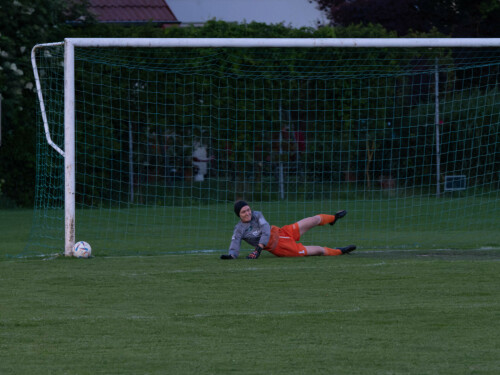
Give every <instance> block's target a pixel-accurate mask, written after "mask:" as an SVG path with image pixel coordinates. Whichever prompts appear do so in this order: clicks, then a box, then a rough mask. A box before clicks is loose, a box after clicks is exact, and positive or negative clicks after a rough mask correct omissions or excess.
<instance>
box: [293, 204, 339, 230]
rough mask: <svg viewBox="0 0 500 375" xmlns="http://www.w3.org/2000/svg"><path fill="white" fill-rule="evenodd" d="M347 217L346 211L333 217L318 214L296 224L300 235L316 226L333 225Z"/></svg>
mask: <svg viewBox="0 0 500 375" xmlns="http://www.w3.org/2000/svg"><path fill="white" fill-rule="evenodd" d="M345 215H347V211H346V210H342V211H338V212H337V213H336V214H335V215H326V214H319V215H316V216H311V217H306V218H305V219H302V220H300V221H298V222H297V224H298V225H299V230H300V235H301V236H302V235H303V234H305V233H306V232H307V231H308V230H309V229H311V228H314V227H316V226H318V225H325V224H330V225H333V224H335V222H336V221H337V220H339V219H341V218H343V217H344V216H345Z"/></svg>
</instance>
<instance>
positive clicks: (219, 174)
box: [26, 47, 500, 255]
mask: <svg viewBox="0 0 500 375" xmlns="http://www.w3.org/2000/svg"><path fill="white" fill-rule="evenodd" d="M63 52H64V51H63V48H62V47H46V48H42V49H39V50H38V52H37V56H36V58H37V64H38V69H39V72H40V76H41V77H40V79H41V85H42V92H43V97H44V101H45V106H46V109H47V116H48V122H49V126H50V130H51V134H52V138H53V140H54V142H55V143H56V144H59V145H63V139H64V122H63V117H64V116H63V114H64V113H63V106H64V103H63V99H64V84H63V83H64V75H63V65H62V62H63ZM75 71H76V93H75V98H76V112H75V118H76V145H75V147H76V203H77V211H76V239H77V240H85V241H87V242H89V243H90V244H91V245H92V247H93V249H94V253H95V254H97V255H99V254H113V255H114V254H117V255H119V254H158V253H171V252H175V253H178V252H184V251H225V250H226V249H227V247H228V245H229V242H230V239H231V234H232V231H233V227H234V225H235V224H236V222H237V218H236V216H235V215H234V213H233V210H232V206H233V203H234V201H235V200H237V199H245V200H246V201H248V202H250V203H251V207H252V208H253V209H254V210H259V211H262V212H263V213H264V215H265V217H266V218H267V220H268V221H269V222H270V223H271V224H273V225H277V226H282V225H285V224H291V223H293V222H296V221H298V220H300V219H302V218H304V217H308V216H313V215H315V214H318V213H334V212H335V211H337V210H340V209H347V210H348V216H347V217H346V218H345V219H343V220H342V222H341V223H339V224H338V225H335V226H334V227H333V229H332V227H328V228H326V227H320V228H316V229H314V230H312V231H310V232H308V233H307V234H306V235H305V236H304V237H303V238H302V239H301V242H302V243H304V244H306V245H308V244H312V245H322V246H329V247H335V246H343V245H345V244H348V243H355V244H357V245H358V246H359V247H361V248H464V249H469V248H481V247H483V248H484V247H491V246H499V244H500V237H499V231H498V228H499V219H498V209H499V205H498V202H499V180H500V176H499V164H498V159H499V146H498V141H499V139H498V135H499V123H500V87H499V79H500V49H498V48H497V49H483V48H476V49H465V48H464V49H437V48H435V49H410V48H408V49H400V48H391V49H387V48H385V49H384V48H379V49H368V48H357V49H355V48H337V49H336V48H323V49H320V48H310V49H297V48H290V49H285V48H260V49H243V48H241V49H229V48H218V49H213V48H206V49H187V48H186V49H184V48H177V49H168V48H155V49H152V48H149V49H141V48H118V49H111V48H98V49H97V48H94V49H93V48H76V50H75ZM37 124H38V130H37V134H38V143H37V181H36V204H35V220H34V226H33V230H32V236H31V240H30V243H29V245H28V248H27V250H26V251H27V252H41V253H45V252H54V251H56V252H60V251H62V250H63V248H64V213H63V206H64V160H63V157H62V156H61V155H59V154H58V153H57V152H56V151H55V150H54V149H53V148H52V147H50V146H49V145H48V144H47V141H46V140H45V133H44V128H43V124H42V121H41V117H40V116H38V121H37Z"/></svg>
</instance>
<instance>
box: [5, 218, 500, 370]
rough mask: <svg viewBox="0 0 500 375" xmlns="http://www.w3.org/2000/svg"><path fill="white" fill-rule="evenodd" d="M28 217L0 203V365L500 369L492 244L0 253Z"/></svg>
mask: <svg viewBox="0 0 500 375" xmlns="http://www.w3.org/2000/svg"><path fill="white" fill-rule="evenodd" d="M27 216H29V212H28V211H26V212H24V211H0V222H1V223H2V226H1V229H0V235H1V238H2V240H3V244H2V245H1V247H0V255H1V261H0V285H1V288H0V301H1V302H0V374H367V375H368V374H370V375H371V374H453V375H459V374H491V375H493V374H495V375H496V374H498V373H500V341H499V340H498V333H499V324H498V317H499V313H500V278H499V275H500V263H499V260H500V249H498V248H496V249H495V248H491V249H483V250H460V249H456V250H446V251H443V250H426V251H423V250H412V249H408V250H402V251H399V250H398V251H396V250H372V249H362V250H361V251H357V252H354V253H353V254H351V255H349V256H342V257H313V258H302V259H281V258H274V257H272V256H271V255H270V254H264V255H263V256H262V257H261V258H260V259H258V260H256V261H247V260H244V259H241V260H236V261H221V260H219V259H218V254H190V255H163V256H147V257H110V256H108V257H106V256H96V257H95V258H92V259H88V260H77V259H66V258H63V257H56V258H44V260H39V259H29V258H9V257H5V256H4V254H6V253H8V252H16V250H17V246H21V244H23V242H25V240H26V237H27V236H28V233H29V226H30V221H29V220H26V217H27ZM23 218H24V219H23ZM26 221H27V223H26ZM492 234H494V233H492ZM4 239H5V240H4Z"/></svg>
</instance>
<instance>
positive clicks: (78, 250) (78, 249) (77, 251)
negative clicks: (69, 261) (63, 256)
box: [73, 241, 92, 258]
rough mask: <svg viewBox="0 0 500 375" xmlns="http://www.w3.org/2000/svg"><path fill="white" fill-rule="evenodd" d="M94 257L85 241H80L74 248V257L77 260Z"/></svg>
mask: <svg viewBox="0 0 500 375" xmlns="http://www.w3.org/2000/svg"><path fill="white" fill-rule="evenodd" d="M91 255H92V248H91V247H90V245H89V244H88V243H87V242H85V241H78V242H77V243H75V246H73V256H74V257H76V258H89V257H90V256H91Z"/></svg>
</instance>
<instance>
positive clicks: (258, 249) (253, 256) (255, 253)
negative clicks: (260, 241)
mask: <svg viewBox="0 0 500 375" xmlns="http://www.w3.org/2000/svg"><path fill="white" fill-rule="evenodd" d="M261 252H262V248H261V247H260V246H256V247H255V250H254V251H252V252H251V253H250V254H248V255H247V259H257V258H258V257H260V253H261Z"/></svg>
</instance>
